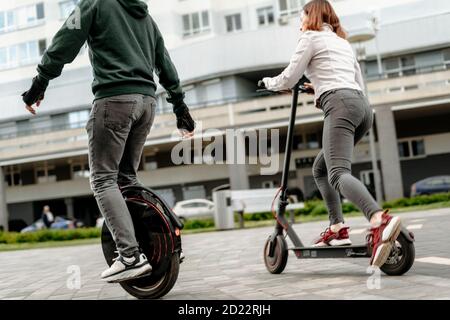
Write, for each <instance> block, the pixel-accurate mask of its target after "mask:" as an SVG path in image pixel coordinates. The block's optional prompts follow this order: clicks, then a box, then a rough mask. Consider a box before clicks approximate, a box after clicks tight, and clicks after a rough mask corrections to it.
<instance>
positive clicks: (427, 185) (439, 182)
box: [411, 176, 450, 197]
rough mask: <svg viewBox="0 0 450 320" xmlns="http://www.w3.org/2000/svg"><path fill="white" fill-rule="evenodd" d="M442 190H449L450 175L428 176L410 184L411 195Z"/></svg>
mask: <svg viewBox="0 0 450 320" xmlns="http://www.w3.org/2000/svg"><path fill="white" fill-rule="evenodd" d="M442 192H450V176H436V177H430V178H427V179H424V180H420V181H418V182H416V183H414V184H413V185H412V186H411V197H414V196H420V195H426V194H433V193H442Z"/></svg>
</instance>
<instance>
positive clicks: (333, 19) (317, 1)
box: [303, 0, 347, 39]
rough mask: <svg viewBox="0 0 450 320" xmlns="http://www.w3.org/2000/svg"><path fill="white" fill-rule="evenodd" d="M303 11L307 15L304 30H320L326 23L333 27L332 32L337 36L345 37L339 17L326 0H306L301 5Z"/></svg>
mask: <svg viewBox="0 0 450 320" xmlns="http://www.w3.org/2000/svg"><path fill="white" fill-rule="evenodd" d="M303 11H304V12H305V14H306V15H307V16H308V21H307V22H306V26H305V27H306V30H313V31H320V30H321V28H322V26H323V24H325V23H326V24H329V25H330V26H332V27H333V32H334V33H336V34H337V35H338V36H339V37H341V38H343V39H346V38H347V34H346V33H345V31H344V29H343V28H342V26H341V22H340V21H339V17H338V16H337V15H336V12H335V11H334V9H333V7H332V6H331V4H330V3H329V2H328V1H327V0H313V1H311V2H308V3H307V4H306V5H305V6H304V7H303Z"/></svg>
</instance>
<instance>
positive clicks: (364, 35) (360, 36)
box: [348, 21, 383, 205]
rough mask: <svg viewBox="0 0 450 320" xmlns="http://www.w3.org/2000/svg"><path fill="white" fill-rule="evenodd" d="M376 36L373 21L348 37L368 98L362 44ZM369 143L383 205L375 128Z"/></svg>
mask: <svg viewBox="0 0 450 320" xmlns="http://www.w3.org/2000/svg"><path fill="white" fill-rule="evenodd" d="M375 37H376V33H375V29H374V25H373V21H372V23H369V24H368V25H367V26H366V27H365V28H362V29H360V30H357V31H355V32H353V33H351V34H350V36H349V37H348V41H349V42H350V43H357V44H358V45H357V49H356V57H357V59H358V62H359V63H360V66H361V73H362V77H363V82H364V91H365V92H366V96H367V98H368V97H369V91H368V88H367V81H366V75H365V73H366V72H365V71H366V49H365V47H364V46H363V45H362V43H363V42H367V41H369V40H372V39H374V38H375ZM369 145H370V157H371V161H372V171H373V176H374V180H375V181H374V182H375V198H376V200H377V202H378V204H380V205H381V203H382V201H383V195H382V192H381V177H380V171H379V170H378V161H377V153H376V147H375V135H374V132H373V128H371V129H370V131H369Z"/></svg>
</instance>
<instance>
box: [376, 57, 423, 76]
mask: <svg viewBox="0 0 450 320" xmlns="http://www.w3.org/2000/svg"><path fill="white" fill-rule="evenodd" d="M384 63H385V69H386V74H387V77H388V78H396V77H401V76H409V75H414V74H416V60H415V57H414V56H405V57H401V58H398V57H396V58H390V59H387V60H385V62H384Z"/></svg>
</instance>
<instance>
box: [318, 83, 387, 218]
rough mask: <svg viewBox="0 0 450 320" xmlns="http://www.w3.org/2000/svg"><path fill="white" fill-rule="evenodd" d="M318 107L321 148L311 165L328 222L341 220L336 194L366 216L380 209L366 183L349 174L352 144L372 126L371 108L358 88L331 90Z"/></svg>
mask: <svg viewBox="0 0 450 320" xmlns="http://www.w3.org/2000/svg"><path fill="white" fill-rule="evenodd" d="M318 106H319V108H320V109H322V111H323V112H324V114H325V119H324V125H323V136H322V145H323V146H322V147H323V149H322V150H321V151H320V153H319V154H318V155H317V157H316V159H315V161H314V164H313V175H314V180H315V181H316V184H317V187H318V188H319V191H320V193H321V194H322V197H323V199H324V201H325V204H326V206H327V209H328V213H329V216H330V222H331V224H337V223H340V222H344V217H343V215H342V207H341V199H340V196H339V193H341V194H342V195H343V196H344V197H345V198H347V199H348V200H350V201H351V202H353V203H354V204H355V205H357V206H358V208H359V209H360V210H361V211H362V212H364V215H365V216H366V217H367V219H369V220H370V218H371V217H372V215H373V214H374V213H376V212H378V211H381V210H382V209H381V207H380V206H379V205H378V204H377V202H376V201H375V200H374V199H373V197H372V195H371V194H370V193H369V191H368V190H367V188H366V186H364V184H363V183H362V182H361V181H359V180H358V179H356V178H355V177H354V176H353V175H352V174H351V165H352V163H351V159H352V155H353V149H354V146H355V145H356V144H357V143H358V142H359V141H360V140H361V139H362V138H363V137H364V135H365V134H366V133H367V132H368V131H369V130H370V128H371V127H372V125H373V112H372V108H371V107H370V105H369V102H368V101H367V98H366V97H365V96H364V94H363V93H362V92H361V91H357V90H353V89H338V90H330V91H328V92H326V93H324V94H323V95H322V96H321V97H320V99H319V101H318Z"/></svg>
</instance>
